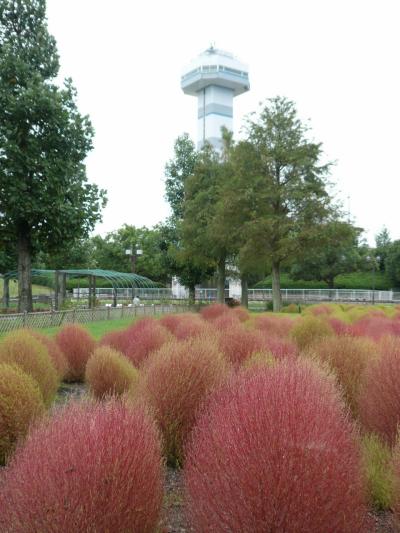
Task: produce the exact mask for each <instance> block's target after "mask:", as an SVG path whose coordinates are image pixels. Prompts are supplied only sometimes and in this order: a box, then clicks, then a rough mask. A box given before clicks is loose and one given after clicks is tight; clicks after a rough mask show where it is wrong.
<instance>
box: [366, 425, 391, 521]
mask: <svg viewBox="0 0 400 533" xmlns="http://www.w3.org/2000/svg"><path fill="white" fill-rule="evenodd" d="M362 459H363V466H364V471H365V476H366V478H367V484H368V494H369V495H370V499H371V503H372V505H373V506H374V507H375V509H378V510H385V509H390V508H391V507H392V500H393V472H392V461H391V459H392V455H391V452H390V448H389V447H388V445H387V444H385V443H383V442H382V441H381V440H380V439H379V437H378V436H377V435H374V434H370V435H364V437H363V439H362Z"/></svg>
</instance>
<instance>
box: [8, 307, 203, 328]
mask: <svg viewBox="0 0 400 533" xmlns="http://www.w3.org/2000/svg"><path fill="white" fill-rule="evenodd" d="M197 310H198V306H189V305H187V304H165V305H164V304H159V305H140V306H131V307H129V306H123V307H96V308H94V309H68V310H65V311H43V312H34V313H13V314H8V315H0V333H4V332H6V331H11V330H15V329H20V328H33V329H40V328H50V327H55V326H62V325H63V324H71V323H77V324H85V323H87V322H96V321H98V320H115V319H119V318H129V317H132V318H134V317H136V316H154V315H159V314H165V313H183V312H187V311H197Z"/></svg>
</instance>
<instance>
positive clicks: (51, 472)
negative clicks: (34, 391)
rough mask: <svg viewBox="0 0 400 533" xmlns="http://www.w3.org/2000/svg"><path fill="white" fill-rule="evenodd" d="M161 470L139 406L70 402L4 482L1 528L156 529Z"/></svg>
mask: <svg viewBox="0 0 400 533" xmlns="http://www.w3.org/2000/svg"><path fill="white" fill-rule="evenodd" d="M162 476H163V473H162V464H161V455H160V442H159V438H158V434H157V431H156V430H155V427H154V424H153V423H152V421H151V420H150V419H149V418H148V417H147V416H145V414H144V412H143V411H142V410H141V409H138V408H132V407H131V408H128V407H126V406H124V405H123V404H122V403H120V402H117V401H112V402H108V403H105V404H102V403H80V404H79V403H72V404H70V405H68V406H67V407H66V408H64V409H59V410H57V411H55V412H54V414H53V416H52V417H51V418H49V419H48V420H45V421H44V422H43V423H42V424H41V425H39V426H38V427H36V428H34V429H33V430H32V431H31V432H30V434H29V437H28V439H27V441H26V443H25V445H24V446H23V447H20V448H19V449H18V450H17V452H16V453H15V455H14V457H13V460H12V462H11V464H10V467H9V469H8V470H7V471H6V473H5V475H4V479H3V483H2V486H1V488H0V506H1V509H2V513H1V516H0V529H1V531H4V532H6V531H9V532H11V531H20V532H28V531H40V532H41V533H50V532H54V531H59V532H62V531H82V532H83V531H87V532H89V531H99V532H100V531H121V532H122V531H138V532H139V531H140V532H141V533H154V532H155V531H156V529H157V525H158V521H159V516H160V511H161V504H162V481H163V480H162ZM55 480H56V482H55Z"/></svg>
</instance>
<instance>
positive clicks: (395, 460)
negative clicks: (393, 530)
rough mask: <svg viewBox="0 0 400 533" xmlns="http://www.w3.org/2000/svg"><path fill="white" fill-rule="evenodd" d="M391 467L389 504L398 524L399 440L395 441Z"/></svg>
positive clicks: (399, 489)
mask: <svg viewBox="0 0 400 533" xmlns="http://www.w3.org/2000/svg"><path fill="white" fill-rule="evenodd" d="M391 466H392V473H393V479H392V481H393V484H392V491H391V496H392V498H391V503H392V509H393V511H394V514H395V516H396V519H397V522H398V523H400V439H398V440H397V443H396V446H395V447H394V449H393V457H392V465H391Z"/></svg>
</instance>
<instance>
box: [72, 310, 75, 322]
mask: <svg viewBox="0 0 400 533" xmlns="http://www.w3.org/2000/svg"><path fill="white" fill-rule="evenodd" d="M75 322H76V307H74V310H73V311H72V323H73V324H74V323H75Z"/></svg>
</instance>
